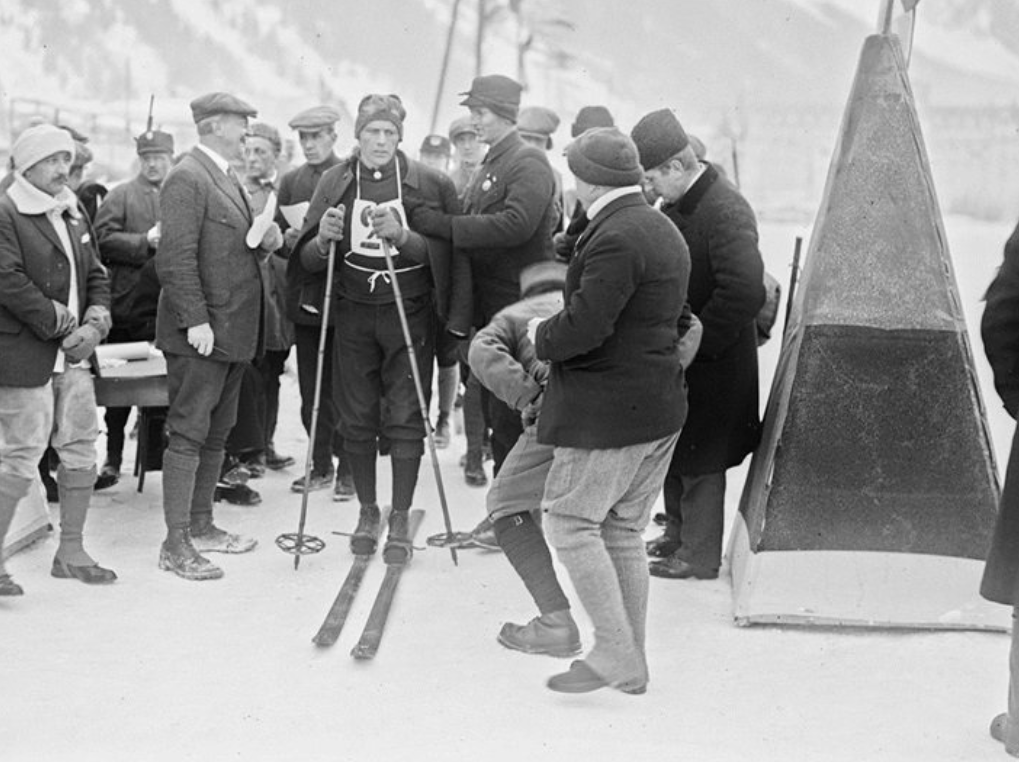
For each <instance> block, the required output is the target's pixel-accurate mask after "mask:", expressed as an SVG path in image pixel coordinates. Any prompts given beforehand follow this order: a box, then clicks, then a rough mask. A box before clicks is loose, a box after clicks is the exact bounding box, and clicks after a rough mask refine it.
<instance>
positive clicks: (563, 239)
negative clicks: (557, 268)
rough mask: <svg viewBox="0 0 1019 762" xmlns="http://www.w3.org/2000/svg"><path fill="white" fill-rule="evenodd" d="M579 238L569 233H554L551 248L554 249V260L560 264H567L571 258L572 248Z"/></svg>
mask: <svg viewBox="0 0 1019 762" xmlns="http://www.w3.org/2000/svg"><path fill="white" fill-rule="evenodd" d="M579 237H580V236H577V235H571V234H570V233H556V234H555V235H554V236H552V246H553V247H554V248H555V256H556V259H557V260H559V261H561V262H569V261H570V257H572V256H573V247H574V245H575V244H576V243H577V239H578V238H579Z"/></svg>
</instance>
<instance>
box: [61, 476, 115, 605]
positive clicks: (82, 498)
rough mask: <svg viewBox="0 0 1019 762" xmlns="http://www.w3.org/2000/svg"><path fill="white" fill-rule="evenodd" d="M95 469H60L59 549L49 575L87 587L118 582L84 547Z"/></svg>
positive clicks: (110, 571) (113, 574)
mask: <svg viewBox="0 0 1019 762" xmlns="http://www.w3.org/2000/svg"><path fill="white" fill-rule="evenodd" d="M95 482H96V467H95V466H92V467H91V468H85V469H69V468H64V466H63V464H61V465H60V467H59V468H58V469H57V488H58V489H59V491H60V545H59V546H58V547H57V553H56V557H54V559H53V567H52V568H51V569H50V574H51V575H52V576H54V577H56V578H57V579H78V580H81V581H82V582H85V583H86V584H90V585H95V584H107V583H109V582H113V581H114V580H116V579H117V575H116V573H114V572H113V571H112V570H110V569H104V568H103V567H101V566H100V565H99V564H97V563H96V562H95V560H94V559H93V558H92V556H90V555H89V554H88V553H87V552H85V546H84V544H83V535H84V530H85V518H86V516H88V508H89V503H90V502H91V501H92V488H93V485H95Z"/></svg>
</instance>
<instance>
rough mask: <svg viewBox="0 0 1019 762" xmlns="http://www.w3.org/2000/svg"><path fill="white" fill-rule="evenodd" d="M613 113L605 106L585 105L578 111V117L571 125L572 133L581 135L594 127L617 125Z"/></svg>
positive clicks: (576, 135)
mask: <svg viewBox="0 0 1019 762" xmlns="http://www.w3.org/2000/svg"><path fill="white" fill-rule="evenodd" d="M615 126H616V123H615V122H614V121H613V119H612V114H610V113H609V110H608V109H607V108H605V107H604V106H584V107H583V108H582V109H580V111H578V112H577V118H576V119H575V120H574V122H573V124H572V125H570V134H571V135H572V136H573V137H575V138H576V137H580V136H581V135H582V134H583V133H584V132H586V131H587V130H589V129H591V128H592V127H615Z"/></svg>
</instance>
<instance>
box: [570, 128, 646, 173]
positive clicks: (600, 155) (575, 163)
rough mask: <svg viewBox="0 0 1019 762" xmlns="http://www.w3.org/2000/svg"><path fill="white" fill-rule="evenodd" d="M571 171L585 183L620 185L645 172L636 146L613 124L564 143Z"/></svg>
mask: <svg viewBox="0 0 1019 762" xmlns="http://www.w3.org/2000/svg"><path fill="white" fill-rule="evenodd" d="M566 163H567V164H568V165H569V167H570V171H571V172H572V173H573V174H575V175H576V176H577V177H578V178H580V179H581V180H583V181H584V182H585V183H590V184H591V185H607V186H611V187H614V188H620V187H622V186H624V185H637V184H638V183H640V181H641V180H642V179H643V177H644V172H643V170H642V169H641V167H640V162H639V161H638V159H637V146H635V145H634V144H633V141H632V140H630V138H628V137H627V136H626V135H624V134H623V133H622V132H620V131H619V130H617V129H616V128H615V127H595V128H594V129H590V130H587V131H585V132H584V133H583V134H582V135H581V136H580V137H579V138H577V139H576V140H574V141H573V142H572V143H570V144H569V145H568V146H567V147H566Z"/></svg>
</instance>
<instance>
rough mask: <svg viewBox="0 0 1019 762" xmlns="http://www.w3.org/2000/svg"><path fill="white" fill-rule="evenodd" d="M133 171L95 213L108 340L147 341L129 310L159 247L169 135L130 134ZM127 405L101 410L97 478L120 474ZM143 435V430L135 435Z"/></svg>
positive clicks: (157, 132)
mask: <svg viewBox="0 0 1019 762" xmlns="http://www.w3.org/2000/svg"><path fill="white" fill-rule="evenodd" d="M135 148H136V151H137V153H138V164H139V168H138V174H137V176H136V177H134V178H133V179H132V180H129V181H128V182H126V183H121V184H120V185H118V186H116V187H115V188H114V189H113V190H111V191H110V194H109V195H108V196H107V197H106V200H105V201H104V202H103V203H102V206H100V207H99V212H98V214H97V215H96V235H97V236H98V238H99V255H100V257H101V258H102V261H103V264H104V265H106V269H107V271H108V272H109V273H110V291H111V296H110V299H111V303H112V312H113V328H111V329H110V336H109V339H108V340H109V341H110V342H111V343H112V342H122V341H147V340H148V339H149V338H150V337H148V336H141V335H139V334H138V333H137V332H136V331H135V330H134V327H133V326H132V325H131V308H132V306H133V304H134V292H135V287H136V286H137V285H138V279H139V277H140V276H141V271H142V267H144V266H145V263H146V262H148V261H149V260H150V259H152V257H153V256H154V255H155V253H156V249H157V248H159V239H160V224H159V220H160V217H159V188H160V186H162V184H163V180H165V179H166V175H167V173H168V172H169V171H170V167H171V166H173V136H172V135H170V134H168V133H166V132H161V131H160V130H148V131H146V132H143V133H142V134H141V135H139V136H138V137H136V138H135ZM130 414H131V408H129V407H111V408H107V409H106V414H105V422H106V460H105V462H104V463H103V468H102V471H101V472H100V475H99V478H100V479H103V478H105V479H106V480H108V482H109V483H110V484H114V483H116V481H117V480H118V479H119V478H120V465H121V461H122V459H123V455H124V427H125V426H126V425H127V419H128V416H129V415H130ZM141 435H142V436H144V435H145V433H144V432H142V434H141Z"/></svg>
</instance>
